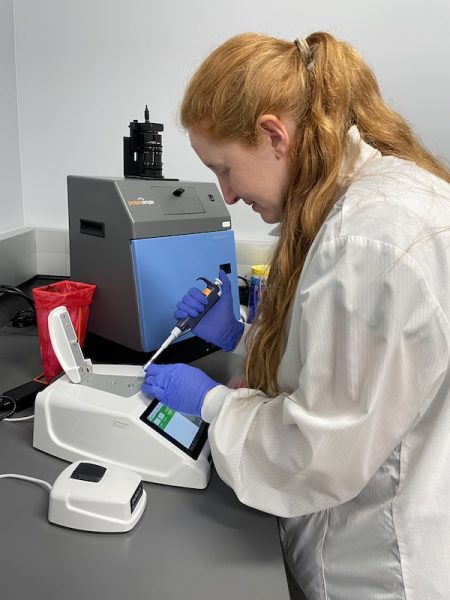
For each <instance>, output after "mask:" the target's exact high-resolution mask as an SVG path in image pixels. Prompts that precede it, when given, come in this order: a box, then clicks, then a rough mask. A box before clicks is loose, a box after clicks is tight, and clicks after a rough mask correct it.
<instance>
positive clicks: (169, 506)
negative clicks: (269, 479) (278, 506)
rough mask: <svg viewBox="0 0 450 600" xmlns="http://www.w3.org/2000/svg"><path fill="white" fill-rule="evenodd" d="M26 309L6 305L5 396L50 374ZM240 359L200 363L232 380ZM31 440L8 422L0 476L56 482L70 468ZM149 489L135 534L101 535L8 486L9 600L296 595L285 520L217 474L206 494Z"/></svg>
mask: <svg viewBox="0 0 450 600" xmlns="http://www.w3.org/2000/svg"><path fill="white" fill-rule="evenodd" d="M20 302H21V301H20V299H17V298H14V299H11V298H0V392H4V391H5V390H8V389H10V388H12V387H15V386H17V385H20V384H22V383H25V382H27V381H30V380H31V379H32V378H33V377H35V376H37V375H38V374H39V373H40V372H41V370H42V368H41V362H40V353H39V343H38V338H37V331H36V328H35V327H34V326H32V327H27V328H23V329H14V328H12V327H10V326H9V325H8V323H7V318H8V315H9V317H10V316H12V313H13V312H14V310H13V307H16V309H18V308H19V304H20ZM20 308H22V305H21V304H20ZM86 357H87V358H90V357H89V356H88V355H86ZM234 360H237V359H236V357H232V356H231V357H230V356H229V355H226V354H225V353H223V352H221V351H219V352H214V353H211V354H209V355H207V356H205V357H203V358H200V359H198V360H196V361H195V363H194V364H195V365H196V366H198V367H201V368H203V369H204V370H205V371H206V372H207V373H208V374H209V375H210V376H212V377H215V378H216V379H218V380H220V381H221V382H223V383H225V382H226V381H227V379H228V378H229V376H230V374H232V373H233V372H234V371H235V369H236V365H237V363H234V362H233V361H234ZM17 416H22V413H19V414H18V415H17ZM32 438H33V422H32V421H28V422H27V421H25V422H5V421H0V474H4V473H17V474H21V475H27V476H30V477H35V478H38V479H42V480H45V481H48V482H49V483H50V484H53V482H54V481H55V479H56V477H57V476H58V475H59V473H60V472H61V471H62V470H63V469H65V468H66V467H67V465H68V463H67V462H65V461H63V460H60V459H58V458H55V457H53V456H50V455H48V454H45V453H43V452H40V451H38V450H35V449H34V448H33V445H32ZM144 489H145V490H146V492H147V506H146V509H145V512H144V515H143V516H142V518H141V520H140V521H139V522H138V524H137V525H136V527H135V528H134V529H132V530H131V531H130V532H127V533H120V534H113V533H104V534H100V533H90V532H84V531H78V530H72V529H68V528H64V527H60V526H57V525H54V524H51V523H50V522H49V521H48V519H47V511H48V501H49V497H48V492H47V491H46V489H44V488H43V487H41V486H38V485H35V484H32V483H30V482H26V481H20V480H15V479H2V480H0V490H1V491H0V532H1V540H2V542H1V545H0V564H1V565H2V573H1V583H0V590H1V592H0V596H1V597H2V598H5V599H6V598H11V599H14V600H28V599H29V598H33V600H49V599H60V598H61V599H62V598H64V600H86V599H89V600H91V599H94V598H95V600H116V599H117V600H119V599H120V600H123V599H124V598H127V599H129V600H137V599H138V598H139V599H140V598H148V599H151V600H176V599H177V598H183V600H191V599H192V600H210V599H213V598H214V600H222V599H223V600H230V599H234V600H241V599H242V600H252V599H255V600H265V599H267V600H282V599H283V598H286V599H288V598H289V592H288V585H287V581H286V574H285V569H284V564H283V558H282V553H281V547H280V541H279V536H278V528H277V521H276V518H275V517H273V516H270V515H267V514H264V513H261V512H259V511H256V510H253V509H250V508H248V507H246V506H244V505H242V504H241V503H240V502H239V501H238V500H237V498H236V496H235V495H234V493H233V491H232V490H231V489H230V488H229V487H227V486H226V485H225V484H224V483H223V482H222V481H221V480H220V478H219V477H218V475H217V473H216V472H215V471H214V469H212V475H211V480H210V483H209V485H208V487H207V488H206V489H204V490H192V489H184V488H176V487H170V486H164V485H157V484H152V483H147V482H145V483H144Z"/></svg>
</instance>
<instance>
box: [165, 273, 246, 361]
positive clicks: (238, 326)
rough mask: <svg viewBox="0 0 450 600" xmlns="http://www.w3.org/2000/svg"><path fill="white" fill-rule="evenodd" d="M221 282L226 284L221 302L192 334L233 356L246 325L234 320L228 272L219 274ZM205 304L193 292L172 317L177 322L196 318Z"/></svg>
mask: <svg viewBox="0 0 450 600" xmlns="http://www.w3.org/2000/svg"><path fill="white" fill-rule="evenodd" d="M219 279H220V280H221V281H222V284H223V285H222V294H221V296H220V298H219V299H218V300H217V302H216V303H215V304H214V306H213V307H211V308H210V309H209V311H208V312H207V313H206V315H205V316H204V317H203V319H201V320H200V321H199V322H198V323H197V325H196V326H195V327H194V328H193V329H192V332H193V333H195V335H196V336H198V337H200V338H202V339H203V340H205V341H206V342H210V343H211V344H215V345H216V346H219V348H222V349H223V350H225V351H226V352H230V351H231V350H234V348H235V347H236V346H237V344H238V342H239V340H240V338H241V336H242V333H243V331H244V324H243V323H241V322H240V321H238V320H236V317H235V316H234V310H233V296H232V294H231V283H230V280H229V279H228V276H227V274H226V273H225V271H222V270H221V271H220V272H219ZM206 304H207V299H206V297H205V296H204V294H203V293H202V292H201V290H199V289H198V288H191V289H190V290H189V291H188V293H187V294H185V295H184V296H183V298H182V299H181V300H180V302H178V304H177V310H176V311H175V312H174V315H173V316H174V317H175V319H176V320H179V319H185V318H186V317H194V318H195V317H197V316H198V315H199V314H200V313H202V312H203V310H204V308H205V305H206Z"/></svg>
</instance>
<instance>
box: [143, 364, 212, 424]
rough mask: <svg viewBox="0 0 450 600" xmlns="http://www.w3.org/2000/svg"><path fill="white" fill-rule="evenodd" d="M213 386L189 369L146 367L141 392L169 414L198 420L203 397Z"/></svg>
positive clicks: (204, 377)
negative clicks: (159, 403) (170, 412)
mask: <svg viewBox="0 0 450 600" xmlns="http://www.w3.org/2000/svg"><path fill="white" fill-rule="evenodd" d="M216 385H219V384H218V383H217V382H216V381H214V380H213V379H211V378H210V377H208V375H206V374H205V373H203V371H201V370H200V369H196V368H195V367H190V366H189V365H184V364H181V363H177V364H174V365H149V366H148V367H147V369H146V375H145V379H144V383H143V384H142V391H143V392H144V393H145V394H148V395H149V396H153V397H154V398H157V399H158V400H159V401H160V402H162V403H163V404H165V405H166V406H168V407H169V408H172V409H173V410H176V411H178V412H182V413H184V414H186V415H194V416H196V417H201V416H202V406H203V400H204V398H205V396H206V393H207V392H208V391H209V390H210V389H212V388H213V387H215V386H216Z"/></svg>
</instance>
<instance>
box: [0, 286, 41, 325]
mask: <svg viewBox="0 0 450 600" xmlns="http://www.w3.org/2000/svg"><path fill="white" fill-rule="evenodd" d="M2 294H12V295H13V296H19V297H21V298H23V299H24V300H26V301H27V302H28V303H29V304H30V308H28V309H23V310H20V311H19V312H18V313H16V314H15V315H14V317H13V318H12V319H11V321H10V323H11V325H12V327H19V328H22V327H29V326H30V325H35V324H36V309H35V305H34V300H33V298H30V296H27V295H26V294H24V292H22V290H20V289H19V288H16V287H14V286H12V285H6V284H4V283H2V284H0V295H2Z"/></svg>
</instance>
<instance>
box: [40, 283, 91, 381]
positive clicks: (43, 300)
mask: <svg viewBox="0 0 450 600" xmlns="http://www.w3.org/2000/svg"><path fill="white" fill-rule="evenodd" d="M95 288H96V286H95V285H91V284H90V283H80V282H78V281H58V282H57V283H51V284H50V285H44V286H42V287H37V288H34V289H33V290H32V291H33V298H34V302H35V308H36V319H37V326H38V334H39V344H40V347H41V359H42V367H43V369H44V375H45V379H46V380H47V383H50V382H51V381H52V379H54V378H55V377H56V375H58V374H59V373H60V372H61V370H62V369H61V365H60V364H59V361H58V359H57V358H56V355H55V353H54V351H53V347H52V342H51V340H50V334H49V331H48V315H49V314H50V312H51V311H52V310H53V309H54V308H56V307H57V306H65V307H66V308H67V312H68V313H69V315H70V319H71V321H72V324H73V328H74V329H75V332H76V334H77V337H78V341H79V343H80V346H81V347H83V344H84V341H85V338H86V330H87V324H88V319H89V305H90V304H91V302H92V298H93V296H94V292H95Z"/></svg>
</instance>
